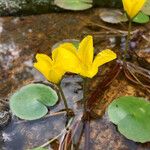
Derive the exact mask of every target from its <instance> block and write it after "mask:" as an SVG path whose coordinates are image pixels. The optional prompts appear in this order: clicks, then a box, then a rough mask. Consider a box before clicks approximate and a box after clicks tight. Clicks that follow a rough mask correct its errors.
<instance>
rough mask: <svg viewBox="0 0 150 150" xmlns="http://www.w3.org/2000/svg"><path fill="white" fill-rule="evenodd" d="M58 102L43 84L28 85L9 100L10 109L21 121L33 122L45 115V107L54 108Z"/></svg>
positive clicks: (51, 91) (49, 88)
mask: <svg viewBox="0 0 150 150" xmlns="http://www.w3.org/2000/svg"><path fill="white" fill-rule="evenodd" d="M57 101H58V96H57V93H56V92H55V91H54V90H53V89H52V88H51V87H49V86H47V85H44V84H29V85H26V86H24V87H22V88H21V89H19V90H18V91H17V92H16V93H14V94H13V95H12V96H11V98H10V109H11V111H12V113H13V114H14V115H16V116H17V117H19V118H21V119H26V120H35V119H39V118H41V117H43V116H44V115H45V114H46V113H47V111H48V110H47V107H46V106H54V105H55V104H56V102H57Z"/></svg>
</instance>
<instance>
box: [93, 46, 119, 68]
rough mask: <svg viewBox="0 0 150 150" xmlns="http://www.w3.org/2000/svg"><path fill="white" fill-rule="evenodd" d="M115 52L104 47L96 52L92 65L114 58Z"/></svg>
mask: <svg viewBox="0 0 150 150" xmlns="http://www.w3.org/2000/svg"><path fill="white" fill-rule="evenodd" d="M116 57H117V56H116V54H115V53H114V52H113V51H112V50H110V49H106V50H103V51H102V52H100V53H98V54H97V56H96V57H95V59H94V62H93V67H94V68H95V67H99V66H101V65H103V64H105V63H107V62H109V61H111V60H114V59H115V58H116Z"/></svg>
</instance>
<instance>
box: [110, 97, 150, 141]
mask: <svg viewBox="0 0 150 150" xmlns="http://www.w3.org/2000/svg"><path fill="white" fill-rule="evenodd" d="M108 115H109V118H110V121H112V122H113V123H114V124H116V125H117V126H118V129H119V131H120V132H121V133H122V134H123V135H124V136H125V137H127V138H128V139H131V140H133V141H136V142H141V143H144V142H148V141H150V134H149V133H150V103H149V102H148V101H145V100H144V99H143V98H138V97H134V96H124V97H120V98H118V99H116V100H114V101H113V102H112V103H111V104H110V105H109V107H108Z"/></svg>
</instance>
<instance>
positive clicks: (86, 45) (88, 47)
mask: <svg viewBox="0 0 150 150" xmlns="http://www.w3.org/2000/svg"><path fill="white" fill-rule="evenodd" d="M61 47H63V48H64V49H68V50H70V52H71V53H72V55H74V62H76V64H77V65H78V66H76V67H77V70H75V71H74V70H72V69H71V68H70V72H73V73H78V74H80V75H81V76H84V77H88V78H92V77H93V76H95V75H96V73H97V72H98V67H99V66H101V65H103V64H105V63H107V62H109V61H111V60H114V59H115V58H116V57H117V56H116V54H115V53H114V52H113V51H111V50H109V49H106V50H103V51H102V52H100V53H98V54H97V56H96V57H95V59H94V60H93V57H94V48H93V38H92V36H90V35H89V36H86V37H85V38H84V39H83V40H82V41H81V43H80V44H79V48H78V50H77V49H76V48H75V47H74V45H73V44H71V43H65V44H62V45H61ZM66 63H67V62H66ZM68 63H69V61H68Z"/></svg>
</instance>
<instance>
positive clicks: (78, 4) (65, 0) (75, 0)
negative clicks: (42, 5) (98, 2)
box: [54, 0, 93, 10]
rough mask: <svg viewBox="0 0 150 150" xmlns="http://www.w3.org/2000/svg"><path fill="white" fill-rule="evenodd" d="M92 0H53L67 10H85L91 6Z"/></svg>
mask: <svg viewBox="0 0 150 150" xmlns="http://www.w3.org/2000/svg"><path fill="white" fill-rule="evenodd" d="M92 2H93V1H92V0H54V4H55V5H57V6H58V7H61V8H63V9H68V10H85V9H89V8H91V7H92V6H93V5H92Z"/></svg>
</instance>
